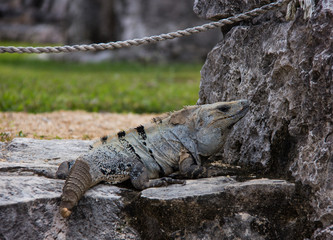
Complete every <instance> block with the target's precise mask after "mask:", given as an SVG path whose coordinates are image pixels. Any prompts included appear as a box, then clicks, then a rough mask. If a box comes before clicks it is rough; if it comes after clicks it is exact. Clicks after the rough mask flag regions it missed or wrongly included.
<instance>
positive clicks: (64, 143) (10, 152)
mask: <svg viewBox="0 0 333 240" xmlns="http://www.w3.org/2000/svg"><path fill="white" fill-rule="evenodd" d="M92 143H93V141H88V140H57V139H55V140H37V139H32V138H14V139H13V140H12V141H11V142H10V143H8V144H6V145H4V144H3V145H4V146H3V145H2V148H1V145H0V149H1V154H2V158H4V159H6V160H7V161H8V162H25V163H34V164H38V163H40V164H45V163H48V164H54V165H58V164H59V163H61V162H63V161H69V160H75V159H76V158H77V157H79V156H80V155H81V154H83V153H85V152H87V151H88V150H89V145H91V144H92ZM0 156H1V155H0Z"/></svg>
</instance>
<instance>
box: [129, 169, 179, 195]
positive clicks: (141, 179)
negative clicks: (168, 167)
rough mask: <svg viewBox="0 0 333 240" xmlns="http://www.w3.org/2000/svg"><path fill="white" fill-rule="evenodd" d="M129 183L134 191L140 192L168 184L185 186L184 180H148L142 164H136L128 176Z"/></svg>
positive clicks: (169, 178)
mask: <svg viewBox="0 0 333 240" xmlns="http://www.w3.org/2000/svg"><path fill="white" fill-rule="evenodd" d="M130 178H131V182H132V184H133V186H134V187H135V188H136V189H139V190H142V189H146V188H150V187H162V186H167V185H170V184H185V181H184V180H180V179H173V178H171V177H162V178H158V179H149V177H148V171H147V169H146V168H145V167H144V165H143V164H142V163H137V164H136V165H135V166H134V167H133V169H132V171H131V174H130Z"/></svg>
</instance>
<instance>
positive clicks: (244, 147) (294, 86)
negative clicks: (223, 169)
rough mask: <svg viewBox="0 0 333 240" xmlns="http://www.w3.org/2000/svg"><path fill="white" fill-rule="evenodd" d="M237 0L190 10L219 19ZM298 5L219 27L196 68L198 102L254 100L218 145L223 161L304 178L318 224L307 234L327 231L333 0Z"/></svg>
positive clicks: (331, 217)
mask: <svg viewBox="0 0 333 240" xmlns="http://www.w3.org/2000/svg"><path fill="white" fill-rule="evenodd" d="M256 2H257V1H249V5H247V7H246V8H252V7H253V6H255V5H256V4H257V3H256ZM242 3H243V1H218V0H215V1H206V0H198V1H196V3H195V11H196V12H197V13H198V14H199V16H201V17H205V18H209V19H219V18H220V17H221V16H224V17H225V16H228V15H230V14H234V13H237V12H239V10H241V8H239V7H235V6H241V5H242ZM221 4H223V7H221ZM251 4H252V5H253V6H251ZM296 7H297V12H296V14H295V16H294V18H292V19H291V20H290V21H287V20H286V18H285V17H286V7H284V8H282V9H279V10H276V11H272V12H269V13H266V14H265V15H263V16H260V17H257V18H255V19H253V20H251V21H248V22H244V23H241V24H239V25H237V26H233V27H232V28H225V29H222V32H223V40H222V41H220V42H219V43H218V44H217V45H216V46H215V47H214V48H213V50H212V51H211V52H210V53H209V54H208V57H207V60H206V63H205V65H204V66H203V68H202V70H201V75H202V79H201V87H200V96H199V101H198V103H199V104H204V103H212V102H216V101H229V100H233V99H241V98H245V99H248V100H250V101H251V102H252V103H251V111H250V113H248V114H247V116H246V117H245V121H243V122H241V123H239V124H238V125H237V126H236V127H235V129H234V131H233V133H232V135H231V136H230V138H229V139H228V143H227V145H226V146H225V148H224V150H223V151H222V152H221V155H222V157H223V159H224V161H225V162H226V163H231V164H238V165H242V166H243V167H244V168H247V169H249V170H248V171H249V172H252V173H253V174H256V175H260V176H266V177H268V176H269V177H274V178H282V179H289V180H290V181H295V182H297V183H301V185H300V186H301V188H302V189H303V190H306V191H307V192H308V194H307V198H308V199H307V201H308V203H310V206H311V208H312V210H310V209H309V211H313V212H312V213H311V214H309V216H308V219H309V220H310V221H311V222H313V223H314V224H315V225H316V226H319V228H318V229H317V231H316V232H315V233H314V234H313V236H312V237H313V238H314V239H331V238H333V233H332V227H333V225H332V224H333V200H332V199H333V198H332V196H333V178H332V176H333V155H332V151H333V80H332V75H333V38H332V36H333V3H332V1H324V0H319V1H301V6H300V5H297V6H296Z"/></svg>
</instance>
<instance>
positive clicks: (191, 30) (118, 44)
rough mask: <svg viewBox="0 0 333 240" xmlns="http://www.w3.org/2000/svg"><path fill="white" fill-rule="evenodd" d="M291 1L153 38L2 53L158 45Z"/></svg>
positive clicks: (13, 49)
mask: <svg viewBox="0 0 333 240" xmlns="http://www.w3.org/2000/svg"><path fill="white" fill-rule="evenodd" d="M290 1H291V0H280V1H277V2H273V3H270V4H267V5H264V6H262V7H260V8H255V9H253V10H251V11H248V12H245V13H241V14H237V15H235V16H232V17H229V18H225V19H221V20H219V21H216V22H211V23H206V24H204V25H201V26H196V27H192V28H186V29H184V30H179V31H176V32H170V33H164V34H160V35H155V36H151V37H144V38H139V39H132V40H126V41H117V42H109V43H99V44H88V45H86V44H83V45H73V46H55V47H0V53H61V52H65V53H68V52H79V51H97V50H113V49H118V48H123V47H131V46H139V45H143V44H149V43H156V42H160V41H165V40H170V39H174V38H179V37H184V36H189V35H192V34H195V33H200V32H205V31H208V30H211V29H215V28H219V27H223V26H225V25H230V24H235V23H238V22H241V21H244V20H248V19H251V18H254V17H257V16H259V15H261V14H264V13H266V12H268V11H270V10H273V9H275V8H278V7H281V6H282V5H284V4H285V3H288V2H290Z"/></svg>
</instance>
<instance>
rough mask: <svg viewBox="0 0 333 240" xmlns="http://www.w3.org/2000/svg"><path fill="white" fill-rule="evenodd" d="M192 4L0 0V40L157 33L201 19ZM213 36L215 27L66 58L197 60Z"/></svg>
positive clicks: (69, 40)
mask: <svg viewBox="0 0 333 240" xmlns="http://www.w3.org/2000/svg"><path fill="white" fill-rule="evenodd" d="M192 7H193V1H192V0H183V1H176V0H169V1H163V0H158V1H156V0H136V1H129V0H75V1H69V0H57V1H56V0H28V1H27V0H5V1H1V2H0V40H10V41H25V42H35V43H57V44H80V43H92V42H94V43H100V42H110V41H117V40H127V39H133V38H139V37H144V36H151V35H157V34H160V33H167V32H170V31H176V30H179V29H183V28H187V27H191V26H196V25H201V24H202V23H204V22H205V21H203V20H200V19H199V18H198V17H197V16H196V15H195V14H194V13H193V11H192ZM219 37H220V33H219V32H218V31H217V30H215V31H210V32H209V33H204V34H197V35H196V36H191V37H184V38H182V39H175V40H172V41H167V42H163V43H159V44H154V45H150V46H142V47H132V48H130V49H124V50H121V51H114V52H103V53H102V54H99V55H98V56H95V55H92V54H88V55H85V54H81V55H80V54H74V55H73V54H71V55H67V56H66V58H67V59H71V58H73V59H76V60H81V59H83V61H89V58H91V60H92V61H95V60H103V59H117V60H123V59H127V60H133V59H140V60H141V59H143V60H147V61H149V60H151V61H155V60H183V61H201V60H203V59H205V57H206V55H207V53H208V51H209V50H210V49H211V48H212V46H213V45H214V44H215V43H216V41H218V38H219Z"/></svg>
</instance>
